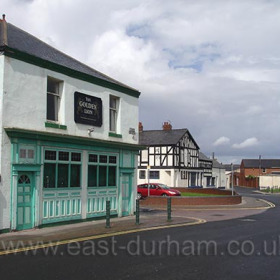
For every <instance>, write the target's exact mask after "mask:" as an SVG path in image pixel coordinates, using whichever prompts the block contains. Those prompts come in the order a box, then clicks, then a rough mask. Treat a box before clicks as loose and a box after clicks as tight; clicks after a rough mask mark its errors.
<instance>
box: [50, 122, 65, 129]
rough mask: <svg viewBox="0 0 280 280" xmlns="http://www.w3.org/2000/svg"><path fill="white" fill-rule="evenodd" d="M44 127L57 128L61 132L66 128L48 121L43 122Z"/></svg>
mask: <svg viewBox="0 0 280 280" xmlns="http://www.w3.org/2000/svg"><path fill="white" fill-rule="evenodd" d="M45 127H50V128H58V129H63V130H66V129H67V126H66V125H64V124H58V123H54V122H50V121H47V122H45Z"/></svg>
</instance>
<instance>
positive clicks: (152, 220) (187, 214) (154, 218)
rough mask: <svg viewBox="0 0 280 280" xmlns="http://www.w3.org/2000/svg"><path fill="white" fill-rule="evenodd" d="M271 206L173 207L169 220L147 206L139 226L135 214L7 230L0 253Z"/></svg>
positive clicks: (245, 201) (246, 202) (248, 201)
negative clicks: (108, 225)
mask: <svg viewBox="0 0 280 280" xmlns="http://www.w3.org/2000/svg"><path fill="white" fill-rule="evenodd" d="M271 207H274V205H273V204H272V203H269V202H268V201H265V200H263V199H257V198H253V197H243V198H242V203H241V204H238V205H219V206H206V205H203V206H184V207H182V206H176V207H175V206H174V207H172V220H171V221H167V211H166V209H164V208H159V207H154V206H153V207H151V208H147V207H145V208H141V210H140V224H139V225H136V220H135V216H128V217H122V218H113V219H111V221H110V227H109V228H106V222H105V220H98V221H90V222H81V223H75V224H68V225H59V226H51V227H45V228H40V229H37V228H35V229H31V230H23V231H18V232H10V233H4V234H1V235H0V255H6V254H11V253H15V252H21V251H27V250H33V249H34V248H35V249H36V248H43V247H51V246H57V245H61V244H67V243H71V242H79V241H84V240H89V239H98V238H104V237H109V236H115V235H122V234H129V233H135V232H141V231H148V230H156V229H157V230H159V229H164V228H169V227H179V226H191V225H195V224H200V223H205V222H211V221H220V220H227V219H235V218H242V217H246V216H249V215H253V214H258V213H262V212H263V211H266V210H267V209H269V208H271Z"/></svg>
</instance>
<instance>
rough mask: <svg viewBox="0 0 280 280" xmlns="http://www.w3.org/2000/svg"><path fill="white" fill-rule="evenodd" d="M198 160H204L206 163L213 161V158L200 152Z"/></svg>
mask: <svg viewBox="0 0 280 280" xmlns="http://www.w3.org/2000/svg"><path fill="white" fill-rule="evenodd" d="M198 159H199V160H204V161H212V159H211V158H209V157H207V156H206V155H205V154H203V153H202V152H199V155H198Z"/></svg>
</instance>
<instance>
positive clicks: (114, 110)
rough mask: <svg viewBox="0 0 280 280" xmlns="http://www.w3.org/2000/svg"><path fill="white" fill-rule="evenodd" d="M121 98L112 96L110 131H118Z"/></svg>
mask: <svg viewBox="0 0 280 280" xmlns="http://www.w3.org/2000/svg"><path fill="white" fill-rule="evenodd" d="M118 103H119V98H118V97H115V96H110V131H112V132H117V120H118V105H119V104H118Z"/></svg>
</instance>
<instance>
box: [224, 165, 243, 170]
mask: <svg viewBox="0 0 280 280" xmlns="http://www.w3.org/2000/svg"><path fill="white" fill-rule="evenodd" d="M224 167H225V169H226V171H231V168H233V171H236V170H237V169H240V164H233V166H232V167H231V164H224Z"/></svg>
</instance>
